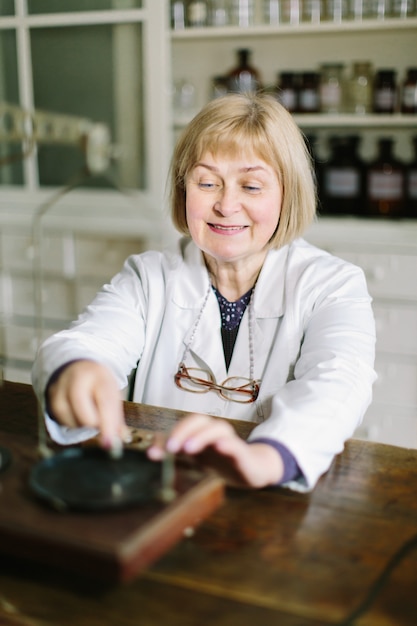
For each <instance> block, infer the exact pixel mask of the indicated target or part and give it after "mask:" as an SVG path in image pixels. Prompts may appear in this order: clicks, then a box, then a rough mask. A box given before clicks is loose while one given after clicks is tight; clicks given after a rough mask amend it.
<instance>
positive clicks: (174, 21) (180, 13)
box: [171, 0, 186, 30]
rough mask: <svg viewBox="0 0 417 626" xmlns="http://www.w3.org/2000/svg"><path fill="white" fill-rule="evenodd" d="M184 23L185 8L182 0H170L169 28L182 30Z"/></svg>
mask: <svg viewBox="0 0 417 626" xmlns="http://www.w3.org/2000/svg"><path fill="white" fill-rule="evenodd" d="M185 24H186V10H185V1H184V0H171V28H172V29H173V30H182V29H183V28H185Z"/></svg>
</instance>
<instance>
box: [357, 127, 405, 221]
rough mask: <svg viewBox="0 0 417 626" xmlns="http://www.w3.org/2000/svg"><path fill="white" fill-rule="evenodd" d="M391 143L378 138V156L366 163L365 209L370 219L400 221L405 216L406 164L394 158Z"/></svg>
mask: <svg viewBox="0 0 417 626" xmlns="http://www.w3.org/2000/svg"><path fill="white" fill-rule="evenodd" d="M393 147H394V140H393V139H392V138H390V137H381V138H380V139H379V140H378V154H377V157H376V159H375V160H374V161H372V162H371V163H369V165H368V168H367V176H366V196H367V206H368V210H369V214H370V215H375V216H379V217H403V216H404V213H405V193H406V186H405V177H406V168H405V163H403V161H400V160H399V159H398V158H396V157H395V155H394V149H393Z"/></svg>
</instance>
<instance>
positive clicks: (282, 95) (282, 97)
mask: <svg viewBox="0 0 417 626" xmlns="http://www.w3.org/2000/svg"><path fill="white" fill-rule="evenodd" d="M278 100H279V102H280V103H281V104H282V106H283V107H285V108H286V109H287V110H288V111H294V110H295V108H296V106H297V94H296V92H295V90H294V89H281V90H280V91H279V92H278Z"/></svg>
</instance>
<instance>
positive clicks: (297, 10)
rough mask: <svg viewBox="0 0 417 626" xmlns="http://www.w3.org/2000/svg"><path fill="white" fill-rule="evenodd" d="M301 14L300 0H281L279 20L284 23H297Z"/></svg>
mask: <svg viewBox="0 0 417 626" xmlns="http://www.w3.org/2000/svg"><path fill="white" fill-rule="evenodd" d="M300 15H301V0H282V1H281V22H283V23H284V24H299V23H300Z"/></svg>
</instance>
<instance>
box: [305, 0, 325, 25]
mask: <svg viewBox="0 0 417 626" xmlns="http://www.w3.org/2000/svg"><path fill="white" fill-rule="evenodd" d="M301 5H302V7H301V21H302V22H309V23H310V24H319V23H320V22H321V20H323V18H324V15H325V12H324V0H302V2H301Z"/></svg>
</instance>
